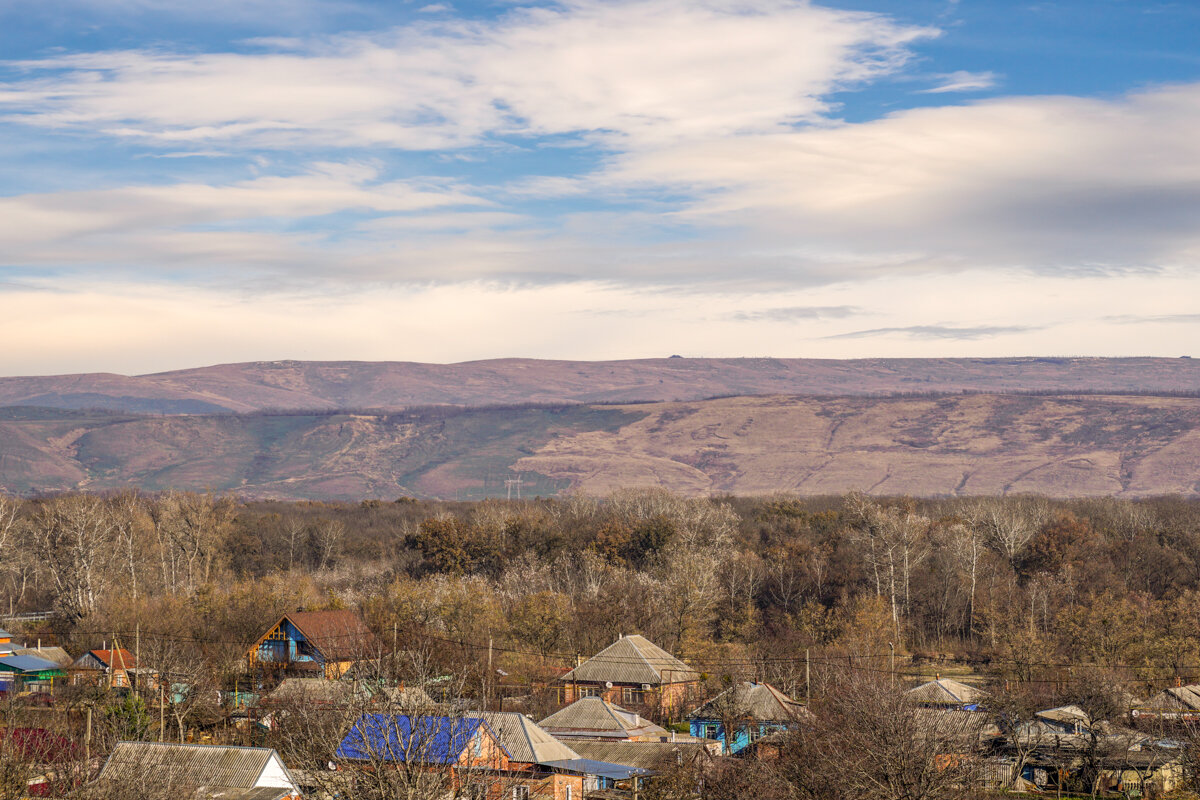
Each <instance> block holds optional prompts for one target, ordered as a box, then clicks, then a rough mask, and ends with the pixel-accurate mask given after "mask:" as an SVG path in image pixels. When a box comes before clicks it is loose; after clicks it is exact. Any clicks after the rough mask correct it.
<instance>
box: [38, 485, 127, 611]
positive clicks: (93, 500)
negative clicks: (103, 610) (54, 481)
mask: <svg viewBox="0 0 1200 800" xmlns="http://www.w3.org/2000/svg"><path fill="white" fill-rule="evenodd" d="M30 527H31V534H32V536H31V542H32V546H33V552H34V554H35V556H36V557H37V559H38V561H39V562H40V564H41V565H42V567H43V568H44V570H45V571H46V572H47V573H48V574H49V576H50V578H51V580H52V581H53V584H54V587H55V590H56V592H57V595H58V603H59V606H60V608H61V609H62V610H63V612H64V613H65V614H66V615H67V616H68V617H69V618H78V617H81V616H84V615H86V614H89V613H91V612H92V611H93V610H95V608H96V604H97V602H98V600H99V599H100V597H101V595H102V594H103V593H104V590H105V589H106V588H107V586H108V585H109V583H110V579H111V573H110V570H109V564H110V562H111V560H112V555H113V544H114V531H115V525H114V521H113V515H112V511H111V509H110V508H109V507H108V504H107V503H105V502H104V501H103V500H101V499H100V498H98V497H94V496H91V495H66V496H63V497H56V498H54V499H52V500H48V501H46V502H44V503H43V504H42V505H41V506H39V507H38V509H37V510H36V511H35V512H34V514H33V519H32V521H31V526H30Z"/></svg>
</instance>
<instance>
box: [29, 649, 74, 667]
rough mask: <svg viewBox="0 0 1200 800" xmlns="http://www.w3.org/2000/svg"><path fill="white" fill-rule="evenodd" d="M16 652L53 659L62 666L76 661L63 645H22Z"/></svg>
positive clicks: (48, 659)
mask: <svg viewBox="0 0 1200 800" xmlns="http://www.w3.org/2000/svg"><path fill="white" fill-rule="evenodd" d="M16 654H17V655H19V656H34V657H35V658H44V659H46V660H47V661H53V662H54V663H56V664H58V665H59V666H60V667H65V666H67V665H69V664H70V663H71V662H72V661H74V659H73V658H71V656H70V654H69V653H67V651H66V650H64V649H62V648H61V647H21V648H18V649H17V650H16Z"/></svg>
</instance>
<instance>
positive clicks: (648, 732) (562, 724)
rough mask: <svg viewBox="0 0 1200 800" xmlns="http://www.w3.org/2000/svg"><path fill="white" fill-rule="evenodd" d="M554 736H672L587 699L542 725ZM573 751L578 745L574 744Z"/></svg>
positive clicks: (624, 711) (616, 708)
mask: <svg viewBox="0 0 1200 800" xmlns="http://www.w3.org/2000/svg"><path fill="white" fill-rule="evenodd" d="M538 725H541V726H542V728H544V729H545V730H547V731H549V732H550V733H551V734H552V735H554V734H557V735H563V736H603V737H614V738H619V739H628V738H632V737H634V736H669V735H670V733H669V732H668V731H667V730H666V729H665V728H660V727H659V726H657V725H655V724H654V723H653V722H651V721H650V720H647V719H643V718H642V717H640V716H639V715H638V714H636V713H634V712H633V711H629V710H627V709H624V708H621V707H620V706H618V705H613V704H612V703H609V702H608V701H606V700H602V699H601V698H599V697H584V698H582V699H579V700H576V701H575V702H574V703H571V704H570V705H569V706H565V707H563V708H560V709H559V710H558V711H555V712H554V713H553V714H551V715H550V716H548V717H546V718H545V719H544V720H542V721H541V722H539V723H538ZM571 746H572V747H574V746H575V745H574V744H572V745H571Z"/></svg>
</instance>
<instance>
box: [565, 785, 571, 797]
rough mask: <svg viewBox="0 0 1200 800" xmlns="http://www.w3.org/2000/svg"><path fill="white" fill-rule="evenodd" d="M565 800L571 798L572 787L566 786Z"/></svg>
mask: <svg viewBox="0 0 1200 800" xmlns="http://www.w3.org/2000/svg"><path fill="white" fill-rule="evenodd" d="M563 800H571V787H570V786H568V787H566V792H564V793H563Z"/></svg>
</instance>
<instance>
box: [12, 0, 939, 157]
mask: <svg viewBox="0 0 1200 800" xmlns="http://www.w3.org/2000/svg"><path fill="white" fill-rule="evenodd" d="M934 33H936V32H935V31H933V30H931V29H927V28H918V27H913V26H905V25H900V24H897V23H894V22H891V21H889V20H888V19H886V18H884V17H881V16H876V15H871V14H862V13H853V12H844V11H835V10H831V9H826V8H821V7H818V6H813V5H809V4H808V3H800V2H792V1H791V0H706V2H702V3H682V2H678V0H572V1H571V2H569V3H563V4H561V5H551V6H544V7H529V8H520V9H514V10H512V11H511V12H509V13H508V14H507V15H505V16H504V17H502V18H501V19H500V20H499V21H496V22H493V23H486V24H485V23H481V22H477V21H468V20H465V19H456V18H450V19H446V20H441V21H424V22H420V23H415V24H412V25H409V26H406V27H402V28H398V29H394V30H391V31H389V32H386V33H381V34H375V35H370V36H363V35H356V36H340V37H330V38H325V39H318V40H312V41H310V42H307V43H303V44H300V43H298V44H297V45H296V47H295V48H293V49H290V50H289V49H287V48H282V47H277V48H276V49H274V50H273V51H271V52H267V53H263V54H247V53H207V54H198V55H197V54H171V53H163V52H159V51H147V50H133V51H121V52H104V53H92V54H77V55H68V56H62V57H58V58H49V59H43V60H38V61H27V62H23V63H20V64H18V65H16V66H18V67H19V68H21V69H23V70H28V71H31V72H33V73H37V74H36V75H34V76H32V77H30V78H28V79H26V80H22V81H20V82H17V83H15V84H10V85H8V86H7V87H3V88H0V107H5V106H7V107H8V108H11V109H12V110H13V111H14V112H16V113H15V114H14V115H12V116H10V117H9V120H10V121H14V122H22V123H24V124H30V125H39V126H45V127H50V128H60V129H61V128H69V129H75V130H81V131H93V130H99V131H101V132H103V133H105V134H107V135H110V136H118V137H126V138H132V139H137V140H140V141H144V142H150V143H157V144H162V145H169V146H177V145H179V144H181V143H192V144H196V143H202V142H221V143H227V142H238V143H243V144H246V145H252V146H255V147H268V148H272V147H274V148H294V147H297V146H339V147H344V146H348V145H361V146H386V147H394V148H400V149H410V150H423V149H444V148H453V147H463V146H467V145H470V144H473V143H476V142H479V141H481V140H483V139H485V138H486V137H488V136H490V135H520V136H542V135H549V134H574V133H582V132H600V133H603V134H605V135H608V136H615V137H620V138H621V139H624V140H627V141H628V140H633V141H642V140H651V141H664V140H676V139H679V138H695V137H698V136H699V137H703V136H711V135H729V134H735V133H741V132H747V131H770V130H780V129H783V128H785V127H786V126H787V125H790V124H793V123H795V122H798V121H802V120H813V119H816V118H817V117H819V116H820V115H822V114H823V113H824V112H825V111H826V110H827V106H826V103H825V101H824V100H823V96H824V95H826V94H828V93H829V92H830V91H832V90H833V89H835V88H839V87H843V86H846V85H852V84H854V83H856V82H861V81H866V80H869V79H871V78H873V77H877V76H879V75H883V74H887V73H889V72H892V71H895V70H896V69H898V68H899V67H900V66H902V65H903V64H904V63H905V61H906V60H907V59H908V57H909V55H910V52H909V49H908V46H909V45H910V44H911V43H913V42H914V41H915V40H917V39H919V38H921V37H925V36H930V35H933V34H934ZM281 44H282V43H281ZM735 65H736V66H735Z"/></svg>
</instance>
